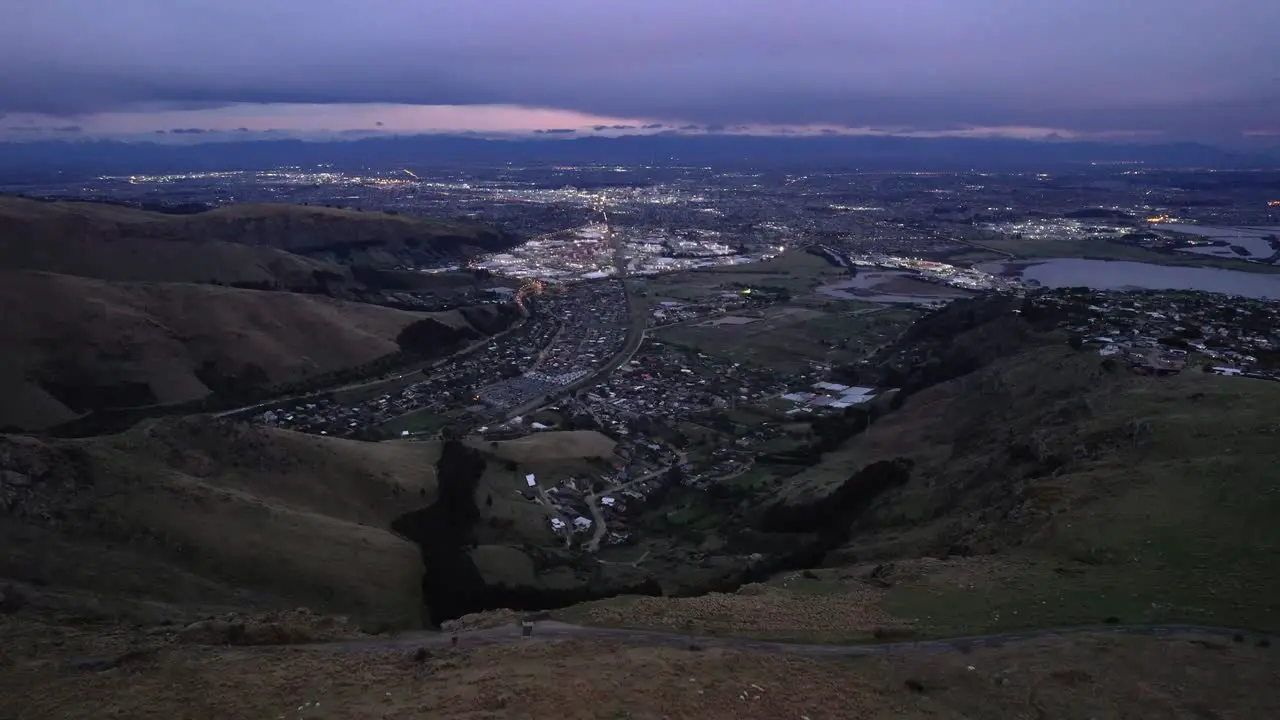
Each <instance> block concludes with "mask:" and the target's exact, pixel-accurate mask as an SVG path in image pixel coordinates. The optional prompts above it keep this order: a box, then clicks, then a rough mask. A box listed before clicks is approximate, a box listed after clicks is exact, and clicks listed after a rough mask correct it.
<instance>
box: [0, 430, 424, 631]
mask: <svg viewBox="0 0 1280 720" xmlns="http://www.w3.org/2000/svg"><path fill="white" fill-rule="evenodd" d="M436 453H437V450H436V448H435V446H433V445H431V444H425V443H417V444H371V443H359V442H354V441H348V440H340V439H334V438H321V437H315V436H308V435H301V434H297V433H291V432H287V431H282V430H267V429H262V428H248V427H246V426H243V425H234V424H230V423H220V422H214V421H209V420H203V419H186V420H164V421H159V422H154V423H149V424H145V425H143V426H139V427H137V428H134V429H133V430H130V431H129V432H127V433H124V434H121V435H115V436H105V437H99V438H94V439H91V440H85V441H38V440H35V439H33V438H29V437H22V436H0V470H2V472H0V508H3V509H4V510H5V512H4V513H3V514H0V577H3V578H6V579H8V580H11V581H17V582H19V583H22V584H23V586H24V587H26V588H27V594H29V595H31V596H32V599H33V601H34V602H36V603H37V604H38V605H39V604H42V603H43V604H45V605H47V607H46V609H47V610H49V611H51V612H55V613H67V614H70V615H71V616H73V617H74V616H77V615H78V616H82V617H84V618H85V619H89V620H111V619H119V618H132V619H137V620H142V621H144V622H152V623H154V622H159V621H160V620H162V619H165V618H176V619H181V618H184V617H190V616H191V615H193V614H194V615H197V616H198V615H199V614H200V613H202V612H206V613H207V612H209V611H212V610H216V609H218V608H235V609H250V608H260V609H262V608H276V609H285V608H293V607H297V606H299V605H301V606H305V607H310V608H312V609H313V610H317V611H324V612H335V613H344V614H351V615H353V616H356V617H357V618H359V619H361V620H365V621H370V622H373V621H379V622H390V623H393V624H396V625H401V626H403V625H406V624H410V625H411V624H415V623H416V622H418V607H419V603H418V600H419V582H420V577H421V572H422V566H421V562H420V560H419V558H418V553H417V550H416V549H415V548H414V547H413V546H412V545H411V544H409V543H408V542H406V541H405V540H403V539H401V538H398V537H396V536H395V535H393V534H392V533H391V532H390V531H389V530H388V526H389V525H390V523H391V521H392V520H393V519H394V518H395V517H397V516H398V515H399V514H401V513H403V512H406V511H408V510H410V509H412V508H416V507H418V506H420V505H421V504H423V503H427V502H430V501H431V500H432V499H433V497H434V493H435V487H436V485H435V474H434V472H433V469H432V463H433V462H434V459H435V456H436Z"/></svg>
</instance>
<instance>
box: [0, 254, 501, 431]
mask: <svg viewBox="0 0 1280 720" xmlns="http://www.w3.org/2000/svg"><path fill="white" fill-rule="evenodd" d="M0 308H5V309H6V310H5V312H4V314H3V320H0V344H3V346H4V347H5V349H6V352H5V353H4V357H3V359H0V388H3V392H4V394H5V396H6V397H7V398H8V402H5V403H3V404H2V405H0V427H6V426H16V427H20V428H42V427H47V426H49V425H51V424H55V423H58V422H61V421H65V420H68V419H70V418H72V417H75V416H76V415H79V414H81V413H84V412H88V411H90V410H95V409H104V408H116V407H136V406H144V405H152V404H156V403H176V402H183V401H189V400H194V399H198V398H201V397H204V396H206V395H208V394H209V393H210V392H212V391H217V392H220V393H223V394H235V393H241V392H246V391H249V390H253V389H259V388H265V387H270V386H275V385H280V384H283V383H291V382H296V381H300V380H304V379H307V378H314V377H317V376H319V375H322V374H324V373H329V372H332V371H335V370H338V369H342V368H350V367H354V366H358V365H363V364H365V363H369V362H371V361H374V360H377V359H379V358H383V357H386V356H389V355H391V354H392V353H395V352H397V351H399V350H400V347H399V345H398V344H397V342H396V339H397V336H398V334H399V333H400V332H401V331H402V330H404V329H405V328H406V327H408V326H410V325H411V324H414V323H417V322H421V321H431V322H432V323H434V324H435V325H437V326H438V328H439V330H440V333H439V335H440V338H439V339H440V341H441V342H440V347H442V348H444V347H448V345H449V343H448V342H446V340H447V338H446V337H445V336H449V337H456V338H457V339H459V340H461V339H464V338H468V337H479V336H480V335H481V334H482V333H481V331H480V330H476V329H475V328H474V327H473V326H472V325H471V323H469V322H468V320H467V319H466V317H464V316H463V314H462V313H460V312H458V311H450V312H445V313H431V314H428V313H411V312H405V311H401V310H394V309H391V308H384V307H378V306H374V305H367V304H360V303H351V302H345V301H340V300H333V299H330V298H327V297H323V296H319V295H301V294H294V293H282V292H262V291H255V290H243V289H236V288H228V287H218V286H211V285H195V284H186V283H125V282H114V283H112V282H104V281H101V280H94V279H89V278H81V277H72V276H67V275H54V274H49V273H35V272H2V273H0ZM492 330H493V328H492V327H485V328H484V332H483V334H488V333H489V332H491V331H492Z"/></svg>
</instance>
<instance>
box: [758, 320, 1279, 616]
mask: <svg viewBox="0 0 1280 720" xmlns="http://www.w3.org/2000/svg"><path fill="white" fill-rule="evenodd" d="M1276 407H1280V385H1278V384H1276V383H1268V382H1265V381H1256V380H1247V379H1240V378H1222V377H1218V376H1213V375H1208V374H1205V373H1198V372H1188V373H1183V374H1181V375H1179V376H1175V377H1168V378H1158V377H1145V376H1138V375H1134V374H1132V373H1129V372H1128V371H1127V370H1121V369H1117V370H1112V371H1108V370H1106V369H1105V368H1104V367H1103V365H1102V363H1101V358H1099V357H1098V356H1097V355H1095V354H1093V353H1089V352H1087V351H1086V352H1083V353H1077V352H1073V351H1071V350H1069V349H1067V348H1065V347H1063V346H1058V345H1054V346H1049V347H1038V348H1033V349H1031V350H1028V351H1026V352H1023V353H1020V354H1017V355H1015V356H1013V357H1009V358H1005V359H1002V360H998V361H996V362H994V363H992V364H991V365H989V366H987V367H985V368H983V369H981V370H978V371H976V372H973V373H970V374H968V375H965V376H963V377H961V378H958V379H956V380H952V381H949V382H945V383H942V384H939V385H935V386H932V387H929V388H928V389H925V390H922V391H920V392H918V393H917V394H915V395H913V396H912V397H910V398H909V399H908V400H907V401H906V403H905V404H904V406H903V407H902V408H901V409H900V410H898V411H896V412H893V413H890V414H888V415H887V416H885V417H884V418H882V419H881V420H880V421H879V422H877V423H875V424H874V425H872V427H871V428H870V429H869V430H868V431H867V432H866V433H864V434H862V435H860V436H858V437H856V438H854V439H853V440H852V441H850V442H849V443H848V444H847V445H846V446H845V447H844V448H842V449H840V450H838V451H836V452H833V453H830V454H829V455H828V456H826V457H825V458H824V460H823V461H822V462H821V463H820V464H819V465H817V466H815V467H813V468H810V469H809V470H806V471H805V472H803V473H801V474H799V475H797V476H795V477H793V478H791V479H789V480H788V481H787V484H786V485H785V486H784V487H782V488H781V489H779V490H778V492H777V496H776V498H775V501H776V503H777V505H776V506H775V507H774V510H775V517H776V518H779V519H780V520H782V521H784V522H789V521H790V520H792V519H795V518H804V517H808V518H810V520H811V521H812V518H814V517H816V515H815V513H816V514H821V513H822V510H821V509H822V508H830V507H833V506H836V505H842V504H843V507H844V508H845V509H846V510H847V512H846V513H844V514H843V515H839V516H834V517H831V518H830V520H831V522H834V523H838V524H843V526H844V530H845V531H847V536H846V537H847V541H845V542H844V544H843V545H842V546H841V547H840V548H838V549H836V550H835V551H834V552H832V553H830V554H829V555H828V557H827V561H826V564H827V565H830V566H833V567H840V568H845V569H846V570H845V571H842V572H841V574H840V575H839V577H842V578H845V580H846V581H847V580H850V579H856V580H855V583H854V584H855V585H857V584H860V583H865V582H867V581H868V580H870V581H871V584H872V585H873V586H874V587H877V588H887V594H886V595H885V597H884V598H883V603H882V608H883V609H886V610H888V611H889V612H890V613H891V614H892V615H893V616H894V617H896V618H898V619H900V620H905V621H908V622H910V623H912V624H914V625H915V626H917V627H918V628H920V629H922V630H927V631H930V632H934V633H940V634H962V633H979V632H983V631H986V630H988V629H994V628H1008V627H1023V626H1043V625H1059V624H1075V623H1089V622H1093V623H1097V622H1102V621H1104V620H1107V619H1111V620H1119V621H1122V622H1147V621H1166V620H1186V621H1193V622H1201V623H1210V624H1213V623H1216V624H1224V625H1236V626H1243V627H1257V628H1269V629H1276V628H1278V627H1280V608H1277V607H1276V606H1275V604H1274V603H1273V602H1272V601H1271V598H1273V597H1275V596H1276V594H1277V593H1280V574H1278V573H1276V571H1275V566H1274V563H1273V562H1272V560H1271V558H1270V552H1269V550H1270V548H1273V547H1276V546H1277V545H1278V544H1280V526H1277V524H1276V523H1275V518H1277V517H1280V494H1278V493H1277V486H1276V476H1275V473H1274V470H1273V468H1274V462H1275V459H1276V455H1277V450H1276V445H1275V440H1276V435H1277V434H1278V433H1280V425H1278V424H1277V422H1276V419H1275V415H1274V408H1276ZM879 461H906V463H907V466H908V467H909V471H908V473H907V477H906V479H905V482H901V483H900V484H894V483H890V484H889V486H888V487H885V488H872V487H862V488H859V487H858V485H859V482H863V483H865V482H866V480H865V477H864V478H862V479H859V477H858V472H859V471H860V470H862V469H865V468H868V467H871V466H873V465H874V464H875V463H877V462H879ZM863 491H865V492H863ZM858 495H862V497H859V498H857V501H856V502H855V501H853V500H852V498H854V497H855V496H858ZM841 584H842V583H840V582H836V583H835V584H834V585H832V586H831V587H830V588H829V589H831V590H833V591H837V592H842V591H843V590H842V589H841ZM846 584H847V583H846ZM863 586H864V587H865V585H863Z"/></svg>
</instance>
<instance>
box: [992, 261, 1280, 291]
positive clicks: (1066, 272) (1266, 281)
mask: <svg viewBox="0 0 1280 720" xmlns="http://www.w3.org/2000/svg"><path fill="white" fill-rule="evenodd" d="M992 265H993V266H994V267H991V268H990V269H988V271H989V272H999V271H1000V267H1001V266H1003V268H1004V270H1005V272H1010V271H1014V272H1015V274H1017V275H1018V276H1019V277H1022V278H1023V279H1025V280H1034V281H1036V282H1038V283H1040V284H1041V285H1043V286H1044V287H1047V288H1063V287H1089V288H1093V289H1094V290H1200V291H1202V292H1212V293H1223V294H1225V295H1242V296H1244V297H1249V298H1254V299H1258V300H1280V274H1266V273H1251V272H1242V271H1239V270H1224V269H1222V268H1209V267H1186V266H1175V265H1153V264H1151V263H1140V262H1129V261H1125V260H1084V259H1079V258H1054V259H1050V260H1029V261H1026V262H1016V263H1008V264H1005V263H993V264H992ZM984 269H987V268H984Z"/></svg>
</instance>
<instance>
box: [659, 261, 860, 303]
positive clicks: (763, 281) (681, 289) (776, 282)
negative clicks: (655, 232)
mask: <svg viewBox="0 0 1280 720" xmlns="http://www.w3.org/2000/svg"><path fill="white" fill-rule="evenodd" d="M847 275H848V273H847V272H846V271H844V270H843V269H841V268H837V267H835V266H833V265H831V264H830V263H828V262H827V261H826V260H823V259H822V258H820V257H817V256H816V255H811V254H809V253H806V252H803V251H798V250H797V251H792V252H787V253H783V254H782V255H779V256H778V257H776V258H773V259H772V260H766V261H764V262H759V263H752V264H749V265H731V266H726V267H720V268H711V269H704V270H692V271H687V272H679V273H672V274H670V275H659V276H656V277H653V278H649V279H648V280H647V281H646V283H645V288H646V290H647V291H648V292H649V293H650V294H651V295H653V296H655V297H656V298H658V299H660V300H661V299H670V300H677V301H697V300H702V299H706V298H708V297H713V296H715V295H717V294H719V293H721V292H725V291H726V286H727V285H728V284H729V283H742V284H746V285H756V286H768V287H780V288H785V289H786V290H787V291H788V292H790V293H791V294H792V296H793V297H800V296H804V295H808V294H809V293H811V292H812V291H813V289H814V288H816V287H817V286H819V285H822V284H824V283H827V282H832V281H835V280H838V279H839V278H841V277H845V276H847Z"/></svg>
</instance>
